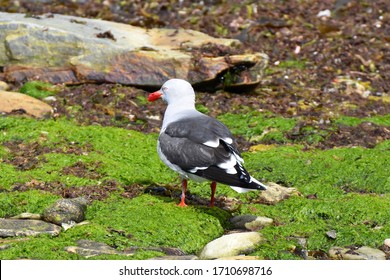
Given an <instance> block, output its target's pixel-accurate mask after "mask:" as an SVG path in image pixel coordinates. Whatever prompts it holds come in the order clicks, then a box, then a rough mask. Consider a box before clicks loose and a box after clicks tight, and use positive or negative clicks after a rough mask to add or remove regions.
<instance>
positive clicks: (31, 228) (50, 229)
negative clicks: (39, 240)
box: [0, 219, 61, 237]
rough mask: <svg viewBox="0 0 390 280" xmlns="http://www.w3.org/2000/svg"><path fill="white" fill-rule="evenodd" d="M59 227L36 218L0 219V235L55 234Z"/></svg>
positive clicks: (59, 229) (57, 232)
mask: <svg viewBox="0 0 390 280" xmlns="http://www.w3.org/2000/svg"><path fill="white" fill-rule="evenodd" d="M60 232H61V227H59V226H57V225H53V224H50V223H46V222H44V221H37V220H20V219H0V237H18V236H35V235H39V234H50V235H52V236H57V235H58V234H59V233H60Z"/></svg>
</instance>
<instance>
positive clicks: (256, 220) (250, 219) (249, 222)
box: [229, 214, 274, 231]
mask: <svg viewBox="0 0 390 280" xmlns="http://www.w3.org/2000/svg"><path fill="white" fill-rule="evenodd" d="M229 221H230V223H231V225H232V227H233V228H234V229H247V230H252V231H256V230H259V229H262V228H263V227H266V226H269V225H272V224H273V222H274V220H273V219H271V218H267V217H261V216H255V215H250V214H247V215H240V216H234V217H232V218H231V219H230V220H229Z"/></svg>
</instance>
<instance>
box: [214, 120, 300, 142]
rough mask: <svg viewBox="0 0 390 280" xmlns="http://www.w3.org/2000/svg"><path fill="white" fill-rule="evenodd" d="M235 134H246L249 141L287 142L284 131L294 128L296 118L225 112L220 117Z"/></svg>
mask: <svg viewBox="0 0 390 280" xmlns="http://www.w3.org/2000/svg"><path fill="white" fill-rule="evenodd" d="M218 119H219V120H220V121H222V122H223V123H224V124H226V125H227V126H228V127H229V129H230V130H231V131H232V133H233V134H234V135H240V136H244V137H245V138H246V139H247V140H249V141H260V140H262V141H266V142H274V143H286V142H288V140H287V139H286V137H285V136H284V133H285V132H287V131H289V130H291V129H292V128H294V126H295V125H296V123H297V121H296V120H295V119H289V118H283V117H275V116H268V115H266V114H260V113H258V112H251V113H247V114H231V113H228V114H224V115H220V116H219V117H218Z"/></svg>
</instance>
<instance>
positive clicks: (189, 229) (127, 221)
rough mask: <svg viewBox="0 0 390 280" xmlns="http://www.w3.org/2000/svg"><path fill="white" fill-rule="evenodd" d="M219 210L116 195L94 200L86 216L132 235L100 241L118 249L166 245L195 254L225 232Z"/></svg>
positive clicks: (160, 199)
mask: <svg viewBox="0 0 390 280" xmlns="http://www.w3.org/2000/svg"><path fill="white" fill-rule="evenodd" d="M220 211H222V210H220V209H215V210H213V212H216V213H215V215H217V217H215V216H213V215H212V214H213V213H210V210H209V209H207V208H206V209H205V210H202V208H195V207H186V208H180V207H177V205H176V202H168V203H167V201H166V199H162V198H159V197H154V196H150V195H142V196H138V197H136V198H134V199H132V200H128V199H124V198H121V197H115V196H113V197H111V198H110V199H109V200H108V201H104V202H100V201H96V202H94V204H93V205H92V206H90V208H89V209H88V215H87V218H88V219H91V220H93V221H94V223H98V224H101V225H104V226H106V227H110V228H113V229H115V230H117V231H124V232H125V233H126V234H130V235H131V236H132V238H130V239H121V240H120V239H115V238H113V239H112V240H108V238H107V237H105V238H104V240H101V241H104V242H107V243H108V244H109V245H111V246H114V247H116V248H126V247H129V246H144V247H145V246H146V247H147V246H151V247H152V246H166V247H175V248H180V249H182V250H183V251H185V252H187V253H192V254H194V253H196V252H197V251H198V250H200V249H201V248H202V247H203V246H204V245H206V243H207V242H209V241H211V240H212V239H214V238H217V237H219V236H220V235H221V234H222V233H223V227H222V226H221V223H220V221H219V219H218V212H220Z"/></svg>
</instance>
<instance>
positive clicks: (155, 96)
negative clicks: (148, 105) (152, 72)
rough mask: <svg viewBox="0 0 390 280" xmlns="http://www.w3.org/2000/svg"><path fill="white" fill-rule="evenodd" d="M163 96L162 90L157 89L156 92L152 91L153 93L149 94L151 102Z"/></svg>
mask: <svg viewBox="0 0 390 280" xmlns="http://www.w3.org/2000/svg"><path fill="white" fill-rule="evenodd" d="M161 96H162V92H161V91H159V90H158V91H155V92H152V93H151V94H149V96H148V101H149V102H152V101H156V100H157V99H159V98H161Z"/></svg>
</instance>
